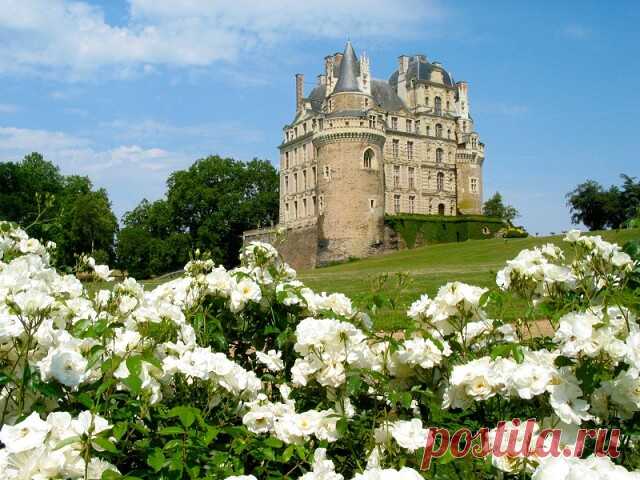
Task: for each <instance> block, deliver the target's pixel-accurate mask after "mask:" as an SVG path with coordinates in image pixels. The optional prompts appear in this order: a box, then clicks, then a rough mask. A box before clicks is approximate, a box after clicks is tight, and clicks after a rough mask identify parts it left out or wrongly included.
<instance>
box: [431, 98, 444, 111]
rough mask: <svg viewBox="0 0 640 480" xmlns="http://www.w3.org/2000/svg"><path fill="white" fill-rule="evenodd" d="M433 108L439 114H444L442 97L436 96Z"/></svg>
mask: <svg viewBox="0 0 640 480" xmlns="http://www.w3.org/2000/svg"><path fill="white" fill-rule="evenodd" d="M433 110H434V112H435V113H436V114H437V115H440V114H442V99H441V98H440V97H436V98H435V100H434V105H433Z"/></svg>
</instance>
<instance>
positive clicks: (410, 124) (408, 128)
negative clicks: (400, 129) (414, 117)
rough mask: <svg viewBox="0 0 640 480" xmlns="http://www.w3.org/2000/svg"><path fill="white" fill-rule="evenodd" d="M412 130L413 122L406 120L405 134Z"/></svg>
mask: <svg viewBox="0 0 640 480" xmlns="http://www.w3.org/2000/svg"><path fill="white" fill-rule="evenodd" d="M411 130H413V122H412V121H411V120H409V119H407V132H411Z"/></svg>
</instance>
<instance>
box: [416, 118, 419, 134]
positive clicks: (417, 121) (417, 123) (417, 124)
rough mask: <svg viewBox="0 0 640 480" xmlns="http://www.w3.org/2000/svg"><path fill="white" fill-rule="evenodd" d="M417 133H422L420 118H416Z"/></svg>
mask: <svg viewBox="0 0 640 480" xmlns="http://www.w3.org/2000/svg"><path fill="white" fill-rule="evenodd" d="M416 133H420V120H416Z"/></svg>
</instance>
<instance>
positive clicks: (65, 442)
mask: <svg viewBox="0 0 640 480" xmlns="http://www.w3.org/2000/svg"><path fill="white" fill-rule="evenodd" d="M81 440H82V438H80V436H78V435H74V436H73V437H69V438H65V439H64V440H62V441H61V442H59V443H57V444H56V446H55V447H54V450H60V449H61V448H64V447H66V446H67V445H71V444H73V443H77V442H80V441H81Z"/></svg>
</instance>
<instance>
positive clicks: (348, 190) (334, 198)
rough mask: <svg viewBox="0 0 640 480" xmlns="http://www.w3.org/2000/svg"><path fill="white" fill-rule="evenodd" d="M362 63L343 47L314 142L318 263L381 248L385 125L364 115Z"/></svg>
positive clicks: (367, 100) (368, 103) (366, 99)
mask: <svg viewBox="0 0 640 480" xmlns="http://www.w3.org/2000/svg"><path fill="white" fill-rule="evenodd" d="M362 65H363V64H362V63H359V62H358V59H357V58H356V54H355V52H354V50H353V47H352V46H351V43H347V46H346V48H345V51H344V55H343V57H342V60H341V63H340V74H339V76H338V80H337V83H336V86H335V88H334V90H333V93H332V94H331V95H330V96H329V98H328V103H329V106H330V107H329V111H330V113H328V114H327V117H326V118H325V120H324V124H323V128H322V130H320V131H319V132H317V133H316V134H315V135H314V138H313V144H314V146H315V148H316V149H317V161H318V183H317V195H318V199H319V212H318V213H319V217H318V227H319V228H318V231H319V242H318V247H319V248H318V262H319V263H321V264H322V263H327V262H331V261H337V260H346V259H348V258H349V257H351V256H355V257H364V256H367V255H370V254H371V253H372V252H373V251H374V250H376V249H378V248H381V246H382V241H383V233H384V174H383V166H384V164H383V145H384V141H385V135H384V125H383V124H382V123H381V122H376V120H375V117H371V118H370V117H369V115H368V113H367V111H368V110H369V108H370V106H371V103H372V99H371V97H370V95H368V94H367V93H366V91H365V89H364V88H363V87H364V86H363V75H362ZM367 66H368V64H367Z"/></svg>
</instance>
